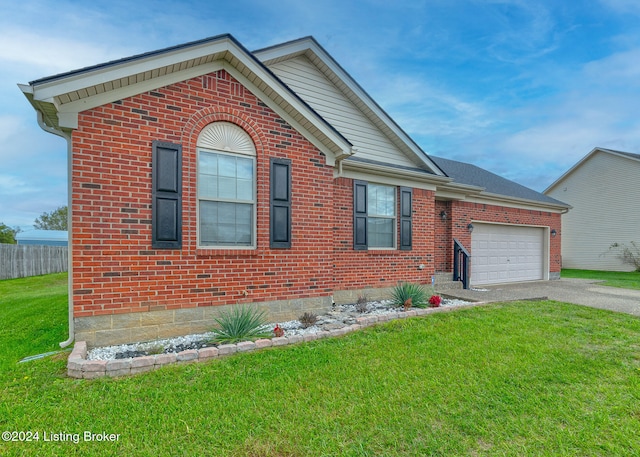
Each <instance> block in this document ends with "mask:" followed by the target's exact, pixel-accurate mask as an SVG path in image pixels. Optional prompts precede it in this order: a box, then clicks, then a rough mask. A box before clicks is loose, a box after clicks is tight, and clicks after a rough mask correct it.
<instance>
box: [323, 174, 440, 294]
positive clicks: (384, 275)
mask: <svg viewBox="0 0 640 457" xmlns="http://www.w3.org/2000/svg"><path fill="white" fill-rule="evenodd" d="M372 182H373V181H372ZM334 210H335V226H334V228H333V232H334V240H335V241H334V244H335V254H334V265H335V276H336V279H335V288H336V290H357V289H363V288H368V287H392V286H395V285H396V284H397V283H398V281H411V282H420V283H426V284H430V283H431V276H432V275H433V272H434V269H433V236H432V233H433V211H434V194H433V192H432V191H426V190H422V189H413V206H412V210H413V217H412V219H413V222H412V224H413V249H412V250H411V251H400V250H368V251H354V250H353V180H351V179H347V178H339V179H337V180H336V183H335V191H334ZM396 214H398V212H396ZM396 230H397V229H396ZM399 242H400V241H399V240H398V241H397V243H398V245H399ZM420 265H424V268H423V269H422V270H420V269H419V268H418V267H419V266H420Z"/></svg>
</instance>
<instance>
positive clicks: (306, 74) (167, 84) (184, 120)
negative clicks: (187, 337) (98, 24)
mask: <svg viewBox="0 0 640 457" xmlns="http://www.w3.org/2000/svg"><path fill="white" fill-rule="evenodd" d="M20 87H21V89H22V91H23V92H24V94H25V96H26V97H27V99H28V100H29V102H30V103H31V104H32V105H33V107H34V108H35V110H36V112H37V115H38V122H39V123H40V125H41V126H42V128H43V129H45V130H46V131H48V132H51V133H54V134H57V135H60V136H62V137H64V138H66V139H67V142H68V156H69V159H68V160H69V164H70V176H69V194H70V195H69V207H70V208H71V211H70V249H71V256H70V258H71V260H70V262H71V265H70V286H69V289H70V299H69V314H70V323H69V325H70V340H69V342H70V341H71V340H72V339H73V338H75V339H76V340H84V341H87V343H88V344H89V345H90V346H100V345H107V344H116V343H122V342H132V341H144V340H151V339H156V338H162V337H168V336H175V335H180V334H188V333H197V332H202V331H207V330H210V329H211V327H212V324H213V320H212V319H213V317H215V316H216V314H217V313H218V312H219V310H220V307H221V306H233V305H236V304H239V303H255V304H257V305H258V306H260V307H261V308H263V309H265V310H267V311H268V313H269V314H270V317H271V319H273V320H274V321H275V320H282V319H291V318H295V317H297V316H299V315H300V314H301V313H302V312H303V311H304V310H307V311H313V312H316V313H321V312H324V311H326V310H327V309H329V308H330V306H331V304H332V303H333V302H336V303H341V302H349V301H355V299H356V298H357V297H358V295H360V294H367V295H368V296H369V297H372V298H373V297H376V296H379V295H380V296H383V295H384V294H386V293H388V290H389V288H390V287H392V286H394V285H395V284H397V283H398V281H412V282H420V283H425V284H430V283H431V281H432V277H434V276H435V275H436V274H437V273H445V274H446V276H448V277H449V278H451V277H452V275H453V274H454V266H455V265H454V263H455V262H454V261H453V259H454V240H457V245H458V246H459V249H461V250H460V251H459V252H462V253H463V254H462V256H463V257H464V252H465V251H467V252H471V253H472V254H473V256H474V257H473V262H472V263H471V264H470V265H471V266H470V275H471V283H473V284H488V283H492V282H507V281H516V280H517V281H522V280H534V279H553V278H555V277H558V276H559V271H560V238H561V237H560V215H561V214H562V213H563V212H565V211H566V210H567V205H565V204H563V203H561V202H559V201H557V200H554V199H552V198H549V197H546V196H544V195H542V194H539V193H537V192H534V191H532V190H530V189H526V188H523V187H522V186H519V185H518V184H515V183H513V182H511V181H508V180H505V179H503V178H500V177H498V176H496V175H493V174H491V173H489V172H487V171H485V170H481V169H479V168H477V167H474V166H472V165H469V164H464V163H461V162H454V161H450V160H446V159H436V158H431V157H429V156H428V155H427V154H425V153H424V152H423V151H422V150H421V149H420V147H419V146H418V145H417V144H416V143H414V142H413V140H412V139H411V138H410V137H408V135H407V134H406V133H405V132H404V131H403V130H402V129H401V128H400V127H399V126H398V125H397V124H396V123H395V122H394V121H393V120H392V119H391V118H390V117H389V116H388V115H387V114H386V113H385V112H384V111H383V110H382V109H381V108H380V107H379V106H378V105H377V104H376V103H375V101H373V100H372V99H371V98H370V97H369V95H368V94H367V93H366V92H365V91H364V90H363V89H362V88H361V87H360V86H359V85H358V84H357V83H356V82H355V81H354V80H353V79H352V78H351V77H350V76H349V75H348V74H347V73H346V72H345V71H344V69H342V67H340V65H339V64H338V63H337V62H336V61H335V60H334V59H333V58H332V57H331V56H330V55H328V54H327V52H326V51H325V50H324V49H323V48H322V47H321V46H320V45H319V44H318V43H317V42H316V41H315V40H314V39H313V38H303V39H300V40H296V41H292V42H288V43H284V44H282V45H279V46H274V47H270V48H267V49H263V50H260V51H255V52H249V51H248V50H247V49H245V48H244V47H243V46H242V45H241V44H240V43H239V42H238V41H237V40H235V39H234V38H233V37H232V36H230V35H221V36H217V37H213V38H208V39H205V40H201V41H197V42H192V43H188V44H185V45H181V46H176V47H172V48H167V49H163V50H159V51H155V52H150V53H146V54H142V55H138V56H133V57H130V58H126V59H121V60H118V61H113V62H108V63H105V64H101V65H97V66H94V67H90V68H84V69H81V70H77V71H71V72H68V73H65V74H60V75H56V76H52V77H48V78H43V79H39V80H36V81H33V82H31V83H29V84H28V85H22V86H20ZM501 259H502V260H504V261H501ZM505 259H506V260H505ZM458 270H460V269H458ZM463 272H464V271H462V270H460V271H459V272H458V273H456V277H461V276H462V274H461V273H463ZM466 280H467V282H468V281H469V279H468V278H467V279H466Z"/></svg>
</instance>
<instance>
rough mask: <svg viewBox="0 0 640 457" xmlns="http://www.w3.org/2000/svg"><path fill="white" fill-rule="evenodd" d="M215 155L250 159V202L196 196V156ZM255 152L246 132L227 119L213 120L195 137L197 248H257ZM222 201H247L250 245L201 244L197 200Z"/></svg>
mask: <svg viewBox="0 0 640 457" xmlns="http://www.w3.org/2000/svg"><path fill="white" fill-rule="evenodd" d="M202 153H205V154H216V155H218V156H231V157H241V158H245V159H251V160H252V167H253V170H252V172H253V182H252V190H251V196H252V199H251V201H247V200H237V199H230V198H219V197H218V198H210V197H204V196H201V195H200V155H201V154H202ZM256 162H257V161H256V151H255V146H254V145H253V142H252V141H251V138H250V137H249V135H248V134H247V133H246V132H245V131H244V130H242V129H241V128H240V127H238V126H237V125H235V124H232V123H229V122H214V123H213V124H209V125H208V126H207V127H205V128H204V129H203V130H202V132H201V133H200V135H199V137H198V143H197V148H196V232H197V244H198V249H208V250H239V249H240V250H245V249H256V247H257V243H256V240H257V230H258V222H257V213H258V211H257V206H258V205H257V175H258V172H257V163H256ZM203 201H204V202H206V201H212V202H223V203H237V204H247V205H249V204H250V205H251V206H252V212H251V218H252V220H251V244H248V245H203V244H202V240H201V231H200V204H201V202H203Z"/></svg>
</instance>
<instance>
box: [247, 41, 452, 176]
mask: <svg viewBox="0 0 640 457" xmlns="http://www.w3.org/2000/svg"><path fill="white" fill-rule="evenodd" d="M254 55H255V56H256V57H257V58H258V59H260V60H261V61H262V62H263V63H264V64H265V65H266V66H268V67H271V66H275V65H277V64H279V63H281V62H284V61H288V60H291V59H294V58H296V57H298V56H305V57H307V58H308V59H309V61H311V63H312V64H313V65H315V67H316V68H317V69H318V70H319V71H320V72H321V73H322V74H323V75H324V76H325V77H326V78H327V79H328V80H329V81H330V82H331V83H333V84H334V85H335V87H336V88H337V89H338V90H339V91H340V92H341V93H342V94H344V95H345V96H346V97H347V99H348V100H349V101H350V102H351V103H353V105H354V106H355V107H356V108H357V109H358V110H360V112H362V113H363V114H364V115H365V116H366V117H367V118H368V119H369V121H370V122H371V123H372V124H373V125H375V126H376V127H377V128H378V129H379V130H380V131H381V132H382V133H383V134H384V135H385V136H386V137H387V138H389V139H390V140H391V142H392V143H393V144H394V145H395V147H397V148H398V149H399V150H400V151H401V152H402V153H404V154H405V155H406V156H408V157H410V158H411V159H412V161H413V163H414V164H415V167H416V168H421V169H423V170H426V171H428V172H429V173H432V174H434V175H436V176H444V172H443V171H442V170H441V169H439V167H438V165H437V164H436V163H435V162H433V161H432V160H431V159H430V158H429V156H428V155H427V154H426V153H425V152H424V151H423V150H422V149H421V148H420V146H418V144H417V143H415V142H414V141H413V139H412V138H411V137H410V136H409V135H408V134H407V133H406V132H405V131H404V130H402V128H401V127H400V126H399V125H398V124H396V122H395V121H394V120H393V119H392V118H391V117H390V116H389V115H388V114H387V113H386V112H385V111H384V110H383V109H382V108H381V107H380V105H378V104H377V103H376V102H375V100H373V98H371V96H370V95H369V94H368V93H367V92H366V91H365V90H364V89H363V88H362V86H360V85H359V84H358V83H357V82H356V81H355V79H353V78H352V77H351V75H350V74H349V73H348V72H347V71H346V70H345V69H344V68H343V67H342V66H341V65H340V64H339V63H338V62H337V61H336V60H335V59H334V58H333V57H331V55H329V53H328V52H327V51H326V50H325V49H324V48H323V47H322V46H321V45H320V44H319V43H318V42H317V41H316V40H315V39H314V38H313V37H311V36H307V37H304V38H300V39H297V40H293V41H289V42H286V43H282V44H279V45H275V46H271V47H268V48H264V49H260V50H257V51H254ZM301 96H302V95H301ZM303 97H304V96H303ZM307 102H310V101H309V100H307ZM355 157H357V151H356V155H355Z"/></svg>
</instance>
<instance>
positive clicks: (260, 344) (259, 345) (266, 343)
mask: <svg viewBox="0 0 640 457" xmlns="http://www.w3.org/2000/svg"><path fill="white" fill-rule="evenodd" d="M271 346H273V342H272V341H271V340H269V339H261V340H256V349H263V348H270V347H271Z"/></svg>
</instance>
